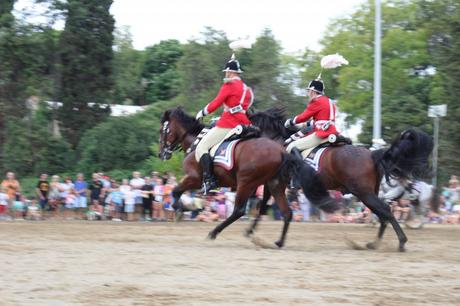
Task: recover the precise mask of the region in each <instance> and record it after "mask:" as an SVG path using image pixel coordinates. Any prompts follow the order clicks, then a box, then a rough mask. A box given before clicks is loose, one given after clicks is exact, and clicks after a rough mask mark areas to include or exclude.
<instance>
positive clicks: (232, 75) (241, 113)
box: [195, 56, 254, 194]
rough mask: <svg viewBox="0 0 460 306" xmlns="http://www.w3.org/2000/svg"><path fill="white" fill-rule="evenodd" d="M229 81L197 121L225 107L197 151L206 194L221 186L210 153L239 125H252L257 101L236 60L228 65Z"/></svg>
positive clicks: (226, 71) (226, 78)
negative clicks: (252, 110)
mask: <svg viewBox="0 0 460 306" xmlns="http://www.w3.org/2000/svg"><path fill="white" fill-rule="evenodd" d="M223 71H224V72H225V78H224V84H223V85H222V87H221V89H220V91H219V93H218V95H217V97H216V98H215V99H214V100H213V101H211V102H210V103H208V104H207V105H206V106H205V107H204V108H203V109H202V110H200V111H199V112H198V113H197V115H196V119H197V120H198V119H200V118H202V117H204V116H206V115H208V114H210V113H212V112H214V111H215V110H217V109H218V108H219V107H221V106H222V105H223V106H224V112H223V113H222V116H221V117H220V119H219V120H218V121H217V124H216V126H215V127H214V128H212V129H211V130H210V131H209V132H208V133H207V134H206V135H205V136H204V137H203V139H202V140H201V141H200V143H199V144H198V145H197V147H196V150H195V157H196V160H197V161H199V163H200V165H201V167H202V169H203V190H202V192H203V193H204V194H206V193H208V192H209V190H212V189H215V188H216V187H217V182H216V179H215V177H214V174H213V168H214V165H213V161H212V158H211V156H210V155H209V149H210V148H211V147H212V146H214V145H216V144H218V143H219V142H221V141H222V140H223V139H224V138H225V136H226V135H227V133H228V132H230V131H231V130H232V129H233V128H235V127H236V126H238V125H250V124H251V121H249V119H248V117H247V115H246V111H247V110H248V108H249V107H250V106H251V104H252V102H253V100H254V94H253V93H252V90H251V88H249V87H248V86H247V85H246V84H244V83H243V81H242V80H241V78H240V74H241V73H242V72H243V71H242V70H241V68H240V63H239V62H238V61H237V60H236V59H235V57H234V56H232V58H231V59H230V61H229V62H228V63H227V64H226V65H225V67H224V70H223Z"/></svg>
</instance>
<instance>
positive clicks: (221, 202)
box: [215, 192, 227, 220]
mask: <svg viewBox="0 0 460 306" xmlns="http://www.w3.org/2000/svg"><path fill="white" fill-rule="evenodd" d="M215 199H216V202H217V214H218V215H219V219H220V220H225V219H226V218H227V207H226V205H225V194H224V193H222V192H220V193H218V194H217V195H216V197H215Z"/></svg>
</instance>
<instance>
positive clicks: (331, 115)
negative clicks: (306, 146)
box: [294, 96, 338, 138]
mask: <svg viewBox="0 0 460 306" xmlns="http://www.w3.org/2000/svg"><path fill="white" fill-rule="evenodd" d="M331 108H332V109H331ZM310 118H313V120H314V121H315V129H314V131H315V132H316V136H318V137H319V138H326V137H328V136H329V135H331V134H338V132H337V130H336V128H335V105H334V104H332V103H330V102H329V98H328V97H326V96H319V97H317V98H316V99H314V100H312V101H311V102H310V103H309V104H308V105H307V108H306V109H305V111H304V112H303V113H301V114H300V115H297V116H295V117H294V123H295V124H297V123H302V122H305V121H307V120H309V119H310ZM329 120H331V121H332V122H331V123H330V124H329V128H328V129H326V130H323V129H322V127H323V125H324V124H326V123H327V122H328V121H329Z"/></svg>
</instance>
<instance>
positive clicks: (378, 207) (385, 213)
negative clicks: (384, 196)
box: [358, 193, 407, 252]
mask: <svg viewBox="0 0 460 306" xmlns="http://www.w3.org/2000/svg"><path fill="white" fill-rule="evenodd" d="M358 198H360V199H361V200H362V201H363V203H364V204H365V205H366V206H367V207H369V209H370V210H371V211H372V212H373V213H375V214H376V215H377V216H378V217H379V220H380V229H379V232H378V236H377V240H376V241H375V242H374V243H370V244H368V248H376V247H378V245H379V244H380V242H381V240H382V237H383V233H384V232H385V228H386V226H387V223H388V222H390V223H391V225H392V226H393V229H394V230H395V232H396V235H397V236H398V240H399V251H400V252H404V251H405V248H404V245H405V244H406V242H407V237H406V234H404V231H403V230H402V229H401V226H399V224H398V221H396V219H395V217H394V216H393V214H392V213H391V210H390V207H389V206H388V205H386V204H385V203H383V202H382V201H380V200H379V198H378V197H377V196H376V195H375V194H372V193H367V194H364V195H358Z"/></svg>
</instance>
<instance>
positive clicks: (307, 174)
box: [278, 153, 340, 213]
mask: <svg viewBox="0 0 460 306" xmlns="http://www.w3.org/2000/svg"><path fill="white" fill-rule="evenodd" d="M278 178H279V179H281V180H283V181H285V182H288V181H289V180H290V179H291V178H294V179H295V180H296V181H298V182H299V183H300V185H301V187H302V190H303V192H304V194H305V196H306V197H307V199H308V200H309V201H310V203H312V204H313V205H314V206H316V207H317V208H319V209H322V210H324V211H325V212H327V213H332V212H335V211H337V210H338V209H340V205H339V203H338V202H337V201H336V200H335V199H332V198H331V197H330V196H329V192H328V190H327V189H326V187H325V186H324V185H323V183H322V182H321V180H320V178H319V176H318V174H317V173H316V171H315V169H313V168H312V167H311V166H310V165H308V164H307V163H305V162H304V161H303V160H302V159H300V158H299V157H297V156H295V155H293V154H289V153H283V155H282V163H281V167H280V169H279V171H278Z"/></svg>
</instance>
